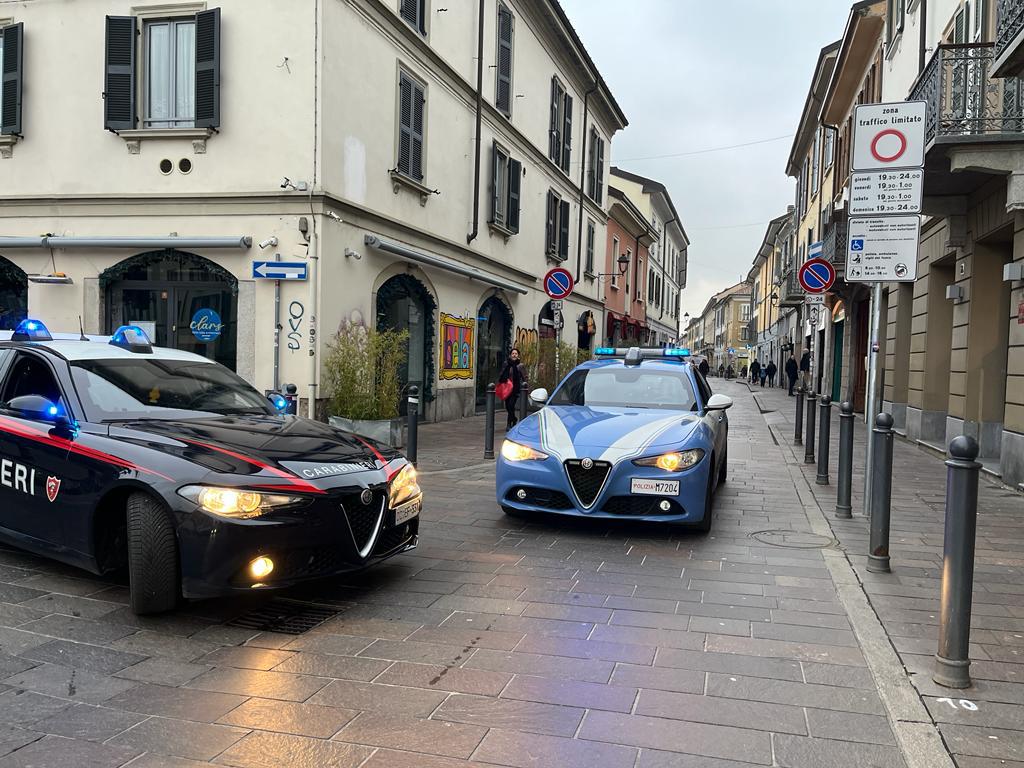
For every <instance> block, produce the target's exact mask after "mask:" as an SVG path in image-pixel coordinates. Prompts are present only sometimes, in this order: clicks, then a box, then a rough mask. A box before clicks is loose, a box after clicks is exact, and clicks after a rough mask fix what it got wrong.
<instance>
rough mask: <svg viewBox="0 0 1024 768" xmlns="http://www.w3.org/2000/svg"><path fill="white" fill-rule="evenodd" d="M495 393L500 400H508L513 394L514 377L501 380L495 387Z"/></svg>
mask: <svg viewBox="0 0 1024 768" xmlns="http://www.w3.org/2000/svg"><path fill="white" fill-rule="evenodd" d="M494 394H495V396H496V397H497V398H498V399H499V400H508V398H509V395H511V394H512V379H505V380H504V381H499V382H498V384H497V385H496V386H495V387H494Z"/></svg>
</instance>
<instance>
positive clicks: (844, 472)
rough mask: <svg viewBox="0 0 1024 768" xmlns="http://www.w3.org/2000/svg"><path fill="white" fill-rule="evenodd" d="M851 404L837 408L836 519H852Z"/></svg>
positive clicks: (845, 403) (846, 403) (852, 417)
mask: <svg viewBox="0 0 1024 768" xmlns="http://www.w3.org/2000/svg"><path fill="white" fill-rule="evenodd" d="M853 419H854V415H853V403H851V402H848V401H847V402H844V403H843V404H842V405H840V406H839V489H838V492H837V494H836V517H838V518H843V519H846V520H849V519H850V518H852V517H853V500H852V494H853Z"/></svg>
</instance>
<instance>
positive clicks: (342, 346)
mask: <svg viewBox="0 0 1024 768" xmlns="http://www.w3.org/2000/svg"><path fill="white" fill-rule="evenodd" d="M408 340H409V332H408V331H392V330H383V331H382V330H377V329H376V328H367V327H366V326H364V325H360V324H356V323H351V322H346V323H345V324H344V325H342V327H341V329H340V330H339V331H338V333H337V334H336V335H335V336H334V338H333V339H332V340H331V341H330V343H329V344H328V352H327V358H326V360H325V361H324V369H325V370H324V384H325V387H326V389H327V392H328V397H329V398H330V399H329V402H328V414H329V416H328V421H329V422H330V424H331V426H333V427H338V428H339V429H344V430H346V431H348V432H354V433H355V434H357V435H362V436H363V437H369V438H371V439H373V440H376V441H377V442H379V443H382V444H384V445H389V446H392V447H396V448H397V447H399V446H401V445H402V444H403V442H404V441H403V433H402V422H403V419H401V418H399V416H398V403H399V397H400V396H401V389H402V386H401V378H400V375H401V370H402V366H403V365H404V364H405V358H406V354H407V350H408V346H407V345H408Z"/></svg>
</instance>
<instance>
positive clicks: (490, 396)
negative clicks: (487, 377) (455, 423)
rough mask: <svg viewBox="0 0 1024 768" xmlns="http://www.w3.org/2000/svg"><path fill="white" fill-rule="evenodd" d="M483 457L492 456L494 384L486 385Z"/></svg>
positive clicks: (488, 457)
mask: <svg viewBox="0 0 1024 768" xmlns="http://www.w3.org/2000/svg"><path fill="white" fill-rule="evenodd" d="M484 458H485V459H493V458H494V385H493V384H488V385H487V420H486V422H485V426H484Z"/></svg>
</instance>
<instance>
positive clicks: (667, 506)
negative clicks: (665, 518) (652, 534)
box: [658, 499, 672, 512]
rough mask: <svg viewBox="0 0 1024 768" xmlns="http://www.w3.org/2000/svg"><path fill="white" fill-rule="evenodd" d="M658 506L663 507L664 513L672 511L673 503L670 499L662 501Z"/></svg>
mask: <svg viewBox="0 0 1024 768" xmlns="http://www.w3.org/2000/svg"><path fill="white" fill-rule="evenodd" d="M658 506H659V507H661V511H662V512H668V511H669V510H670V509H672V502H671V501H669V500H668V499H662V500H661V504H659V505H658Z"/></svg>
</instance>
